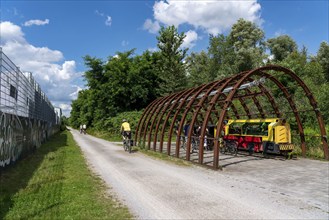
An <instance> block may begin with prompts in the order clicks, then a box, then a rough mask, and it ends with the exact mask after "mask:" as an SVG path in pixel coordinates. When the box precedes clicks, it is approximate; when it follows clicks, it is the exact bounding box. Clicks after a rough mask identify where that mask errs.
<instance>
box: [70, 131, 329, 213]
mask: <svg viewBox="0 0 329 220" xmlns="http://www.w3.org/2000/svg"><path fill="white" fill-rule="evenodd" d="M71 132H72V134H73V136H74V139H75V141H76V142H77V143H78V145H79V146H80V147H81V149H82V151H83V153H84V155H85V157H86V158H87V160H88V163H89V165H90V167H91V168H92V169H93V170H94V172H95V173H96V174H98V175H100V177H101V178H102V179H103V180H104V181H105V183H106V184H107V185H108V186H109V187H110V188H111V189H110V190H111V193H113V191H114V192H115V194H116V195H117V197H118V198H119V200H121V201H122V202H123V203H124V204H126V205H127V206H128V207H129V209H130V210H131V212H132V213H133V214H134V215H135V217H136V218H137V219H329V208H328V206H329V197H328V186H329V183H328V172H329V171H328V168H329V167H328V163H327V162H320V161H311V160H296V161H293V160H290V161H288V162H287V163H288V164H286V166H284V165H282V164H283V163H286V161H278V160H261V161H259V160H255V161H249V162H248V164H247V165H245V164H243V163H242V164H239V166H237V165H236V166H231V167H227V168H225V169H224V171H214V170H209V169H205V168H203V167H199V166H195V165H193V166H189V167H185V166H177V165H174V164H171V163H168V162H164V161H161V160H156V159H153V158H150V157H148V156H145V155H143V154H141V153H138V152H134V153H132V154H129V153H127V152H124V151H123V148H122V147H121V146H118V145H117V144H115V143H111V142H108V141H105V140H102V139H98V138H95V137H92V136H90V135H81V134H79V132H78V131H76V130H71ZM306 163H307V164H308V165H307V166H305V164H306ZM280 164H281V167H280V166H279V165H280ZM309 164H311V165H309ZM273 165H275V166H273ZM301 165H303V166H304V167H302V166H301ZM266 166H268V167H266ZM239 167H240V168H239ZM276 167H278V168H276ZM251 168H252V169H251ZM283 168H284V169H283ZM257 169H258V170H257ZM287 169H288V170H291V172H290V173H289V171H287ZM320 169H321V170H320ZM307 171H308V172H309V174H310V175H311V176H308V173H307ZM287 172H288V173H287ZM294 173H296V175H293V174H294ZM287 175H288V176H287ZM285 176H286V177H285ZM294 176H296V177H294ZM304 185H305V187H304ZM300 190H302V191H300Z"/></svg>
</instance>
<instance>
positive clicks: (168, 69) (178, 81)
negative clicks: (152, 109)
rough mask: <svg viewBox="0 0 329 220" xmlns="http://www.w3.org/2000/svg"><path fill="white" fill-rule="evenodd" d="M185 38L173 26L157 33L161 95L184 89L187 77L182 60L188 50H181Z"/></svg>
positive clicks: (162, 28)
mask: <svg viewBox="0 0 329 220" xmlns="http://www.w3.org/2000/svg"><path fill="white" fill-rule="evenodd" d="M185 36H186V35H185V34H184V33H180V34H179V33H178V31H177V29H176V28H175V26H169V27H167V28H164V27H161V29H160V31H159V36H157V40H158V44H157V45H158V48H159V50H160V51H159V57H160V60H159V63H158V71H159V74H160V78H161V80H162V83H161V84H160V94H161V95H167V94H170V93H173V92H177V91H180V90H182V89H184V88H186V85H187V77H186V72H185V64H184V63H183V60H184V58H185V56H186V52H187V50H188V49H187V48H186V49H182V48H181V45H182V44H183V42H184V38H185Z"/></svg>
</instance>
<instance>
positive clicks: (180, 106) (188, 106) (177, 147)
mask: <svg viewBox="0 0 329 220" xmlns="http://www.w3.org/2000/svg"><path fill="white" fill-rule="evenodd" d="M215 83H216V82H212V83H209V84H205V85H201V86H199V87H197V88H196V89H194V90H193V91H191V92H190V93H189V94H188V95H187V96H186V97H185V98H184V100H183V101H182V102H180V104H179V106H178V108H177V111H176V112H175V115H174V117H173V120H172V122H171V124H170V128H169V136H168V143H167V149H168V155H169V154H170V149H171V138H172V131H173V128H174V125H175V123H176V120H177V117H178V115H179V113H180V112H181V110H182V108H183V106H184V104H185V103H186V101H187V99H188V98H189V97H190V95H191V94H192V93H193V92H195V91H196V93H194V95H193V96H192V97H191V99H190V101H189V102H188V104H187V107H186V108H185V112H186V109H187V108H190V106H192V104H193V102H194V100H195V99H196V97H197V96H198V95H199V94H200V93H201V92H202V91H204V89H206V88H207V87H208V86H211V85H212V84H215ZM185 112H184V113H183V115H185ZM180 127H181V123H179V127H178V128H177V129H178V134H181V132H182V129H179V128H180ZM179 147H180V142H179V141H177V140H176V153H175V154H176V157H179ZM177 149H178V153H177Z"/></svg>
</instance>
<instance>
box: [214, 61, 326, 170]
mask: <svg viewBox="0 0 329 220" xmlns="http://www.w3.org/2000/svg"><path fill="white" fill-rule="evenodd" d="M266 70H274V71H280V72H283V73H285V74H287V75H289V76H290V77H291V78H293V79H294V80H295V81H296V82H297V83H298V85H299V86H301V87H302V88H303V90H304V92H305V93H306V96H307V97H308V98H309V101H310V104H311V105H312V107H313V110H314V112H315V113H316V116H317V120H318V124H319V127H320V132H321V137H322V144H323V151H324V155H325V159H326V160H328V159H329V157H328V143H327V136H326V130H325V126H324V122H323V118H322V115H321V113H320V111H319V109H318V107H317V103H316V101H315V99H314V97H313V95H312V93H311V92H310V90H309V88H308V87H307V86H306V85H305V84H304V83H303V81H302V80H301V79H300V78H299V77H298V76H297V75H296V74H295V73H294V72H292V71H291V70H289V69H287V68H284V67H281V66H276V65H269V66H265V67H261V68H258V69H255V70H251V71H250V72H249V73H247V74H245V75H244V76H243V77H242V78H241V79H240V80H239V81H238V82H237V83H236V85H235V86H234V88H233V90H232V91H231V92H230V94H229V96H228V98H227V100H226V102H225V108H224V109H223V111H222V112H221V114H220V118H219V120H218V122H219V123H218V125H217V129H218V130H220V129H222V128H223V121H224V117H225V115H226V111H227V110H226V109H227V108H228V106H229V105H230V101H231V100H232V98H233V96H234V94H235V93H236V91H237V89H238V88H239V86H240V85H241V84H242V83H243V82H244V80H245V79H247V78H248V77H250V76H251V75H256V74H261V75H264V74H265V73H264V72H263V71H266ZM270 76H271V78H272V79H273V78H274V77H273V76H272V75H270ZM275 79H276V78H275ZM277 81H278V80H277ZM278 82H279V81H278ZM287 98H289V99H290V100H291V95H290V94H289V93H288V97H287ZM289 104H290V106H291V108H293V112H294V114H295V117H296V116H298V111H297V109H296V107H295V105H294V103H291V101H289ZM296 121H297V123H298V127H299V131H300V133H301V134H300V136H301V141H303V142H304V145H305V136H304V132H303V127H302V124H301V121H300V119H298V117H297V118H296ZM216 136H217V138H218V136H219V132H218V133H217V134H216ZM216 148H217V152H214V157H216V160H215V158H214V167H215V168H217V167H218V159H217V158H218V153H219V152H218V142H217V143H216V142H215V149H216ZM302 148H303V144H302ZM304 148H305V146H304ZM215 151H216V150H215ZM215 162H216V164H215Z"/></svg>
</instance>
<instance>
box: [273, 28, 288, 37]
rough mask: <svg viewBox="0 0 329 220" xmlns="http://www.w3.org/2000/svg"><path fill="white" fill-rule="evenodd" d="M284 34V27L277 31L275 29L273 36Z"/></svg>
mask: <svg viewBox="0 0 329 220" xmlns="http://www.w3.org/2000/svg"><path fill="white" fill-rule="evenodd" d="M285 34H286V31H285V30H284V29H279V30H278V31H276V32H275V33H274V36H275V37H279V36H281V35H285Z"/></svg>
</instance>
